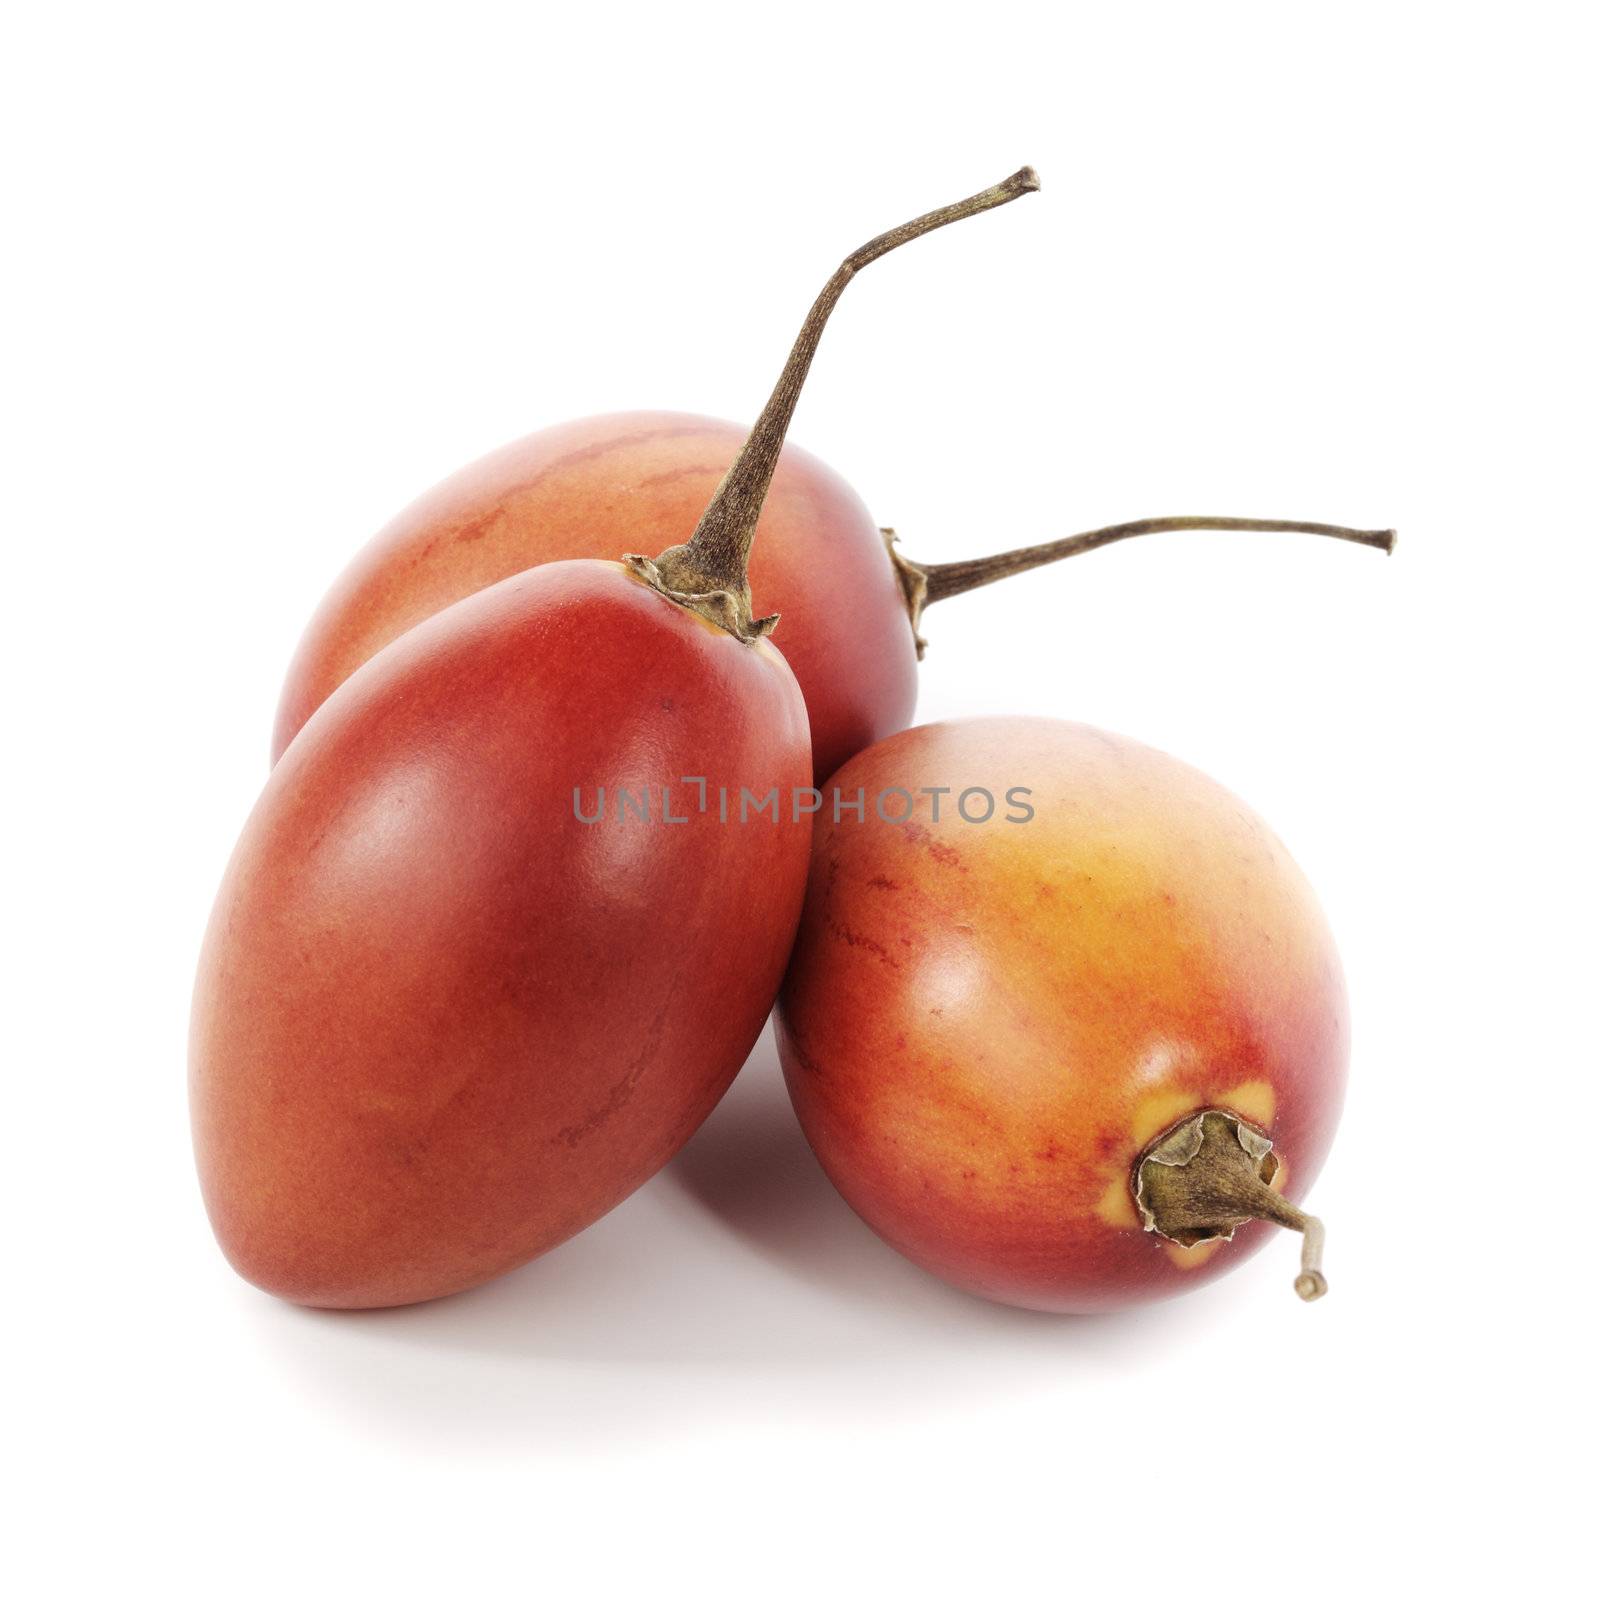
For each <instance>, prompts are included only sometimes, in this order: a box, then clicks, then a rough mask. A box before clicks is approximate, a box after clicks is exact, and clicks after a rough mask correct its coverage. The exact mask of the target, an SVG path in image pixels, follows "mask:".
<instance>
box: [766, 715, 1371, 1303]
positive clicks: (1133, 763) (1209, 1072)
mask: <svg viewBox="0 0 1600 1600" xmlns="http://www.w3.org/2000/svg"><path fill="white" fill-rule="evenodd" d="M834 782H835V784H836V785H837V786H838V787H839V788H840V789H841V790H842V791H843V792H844V795H845V798H847V799H850V798H854V796H855V792H856V790H857V789H858V788H864V789H865V791H866V795H867V814H868V820H867V821H866V822H864V823H860V822H856V821H854V820H853V818H852V816H851V814H850V813H848V812H846V813H844V814H843V816H842V819H841V820H838V821H835V820H833V817H832V814H831V811H830V810H825V811H824V813H823V814H822V816H820V817H819V819H818V825H817V828H816V831H815V834H814V838H813V852H812V875H811V882H810V887H809V889H808V891H807V898H806V907H805V911H804V913H803V915H802V919H801V927H800V934H799V938H798V940H797V942H796V946H795V952H794V956H793V959H792V961H791V964H790V968H789V973H788V977H787V978H786V980H785V984H784V991H783V996H782V1000H781V1002H780V1008H779V1023H780V1026H779V1035H778V1037H779V1047H780V1052H781V1055H782V1060H783V1066H784V1074H785V1077H786V1078H787V1081H788V1085H789V1090H790V1094H791V1096H792V1097H793V1100H794V1104H795V1108H796V1110H797V1111H798V1113H799V1116H800V1120H801V1122H802V1124H803V1125H804V1127H805V1131H806V1136H807V1138H808V1139H809V1140H810V1141H811V1145H812V1147H813V1149H814V1150H815V1151H816V1153H817V1156H818V1157H819V1159H820V1160H821V1162H822V1165H823V1167H824V1168H825V1169H826V1170H827V1172H828V1175H829V1176H830V1177H831V1178H832V1179H833V1181H834V1183H835V1184H836V1185H837V1187H838V1188H839V1190H840V1192H841V1193H842V1194H843V1195H844V1197H845V1199H846V1200H848V1201H849V1202H850V1204H851V1205H852V1206H853V1207H854V1208H855V1210H856V1211H857V1212H858V1213H859V1214H860V1215H861V1216H862V1217H863V1218H864V1219H865V1220H866V1221H867V1222H868V1223H869V1224H870V1225H871V1226H872V1227H873V1228H874V1229H875V1230H876V1231H877V1232H878V1233H879V1234H880V1235H882V1237H883V1238H884V1239H886V1240H887V1241H888V1242H889V1243H890V1244H892V1245H893V1246H895V1248H896V1249H898V1250H900V1251H901V1252H903V1253H904V1254H905V1255H907V1256H909V1257H910V1258H911V1259H912V1260H913V1261H915V1262H918V1263H919V1264H921V1265H922V1266H924V1267H926V1268H927V1269H928V1270H929V1271H931V1272H934V1273H937V1274H938V1275H939V1276H940V1277H942V1278H944V1279H946V1280H947V1281H949V1282H950V1283H953V1284H956V1285H958V1286H959V1287H961V1288H963V1289H968V1290H971V1291H972V1292H973V1293H976V1294H980V1295H986V1296H988V1297H990V1298H992V1299H995V1300H1001V1301H1005V1302H1008V1303H1010V1304H1012V1305H1018V1306H1025V1307H1032V1308H1037V1309H1041V1310H1050V1311H1093V1310H1106V1309H1111V1308H1114V1307H1118V1306H1125V1305H1129V1304H1133V1303H1135V1302H1138V1301H1144V1300H1153V1299H1157V1298H1160V1297H1162V1296H1165V1295H1170V1294H1175V1293H1178V1292H1179V1291H1182V1290H1185V1289H1189V1288H1193V1287H1194V1286H1196V1285H1198V1284H1200V1283H1203V1282H1206V1281H1208V1280H1209V1279H1211V1278H1213V1277H1215V1276H1217V1275H1218V1274H1219V1273H1221V1272H1223V1271H1225V1270H1226V1269H1228V1268H1229V1267H1232V1266H1235V1265H1237V1264H1238V1262H1239V1261H1240V1260H1241V1259H1243V1258H1244V1257H1245V1256H1246V1255H1248V1254H1250V1253H1251V1252H1252V1251H1254V1250H1255V1249H1256V1248H1258V1247H1259V1246H1260V1245H1261V1244H1262V1243H1263V1242H1264V1241H1265V1236H1267V1235H1270V1234H1271V1233H1273V1232H1274V1231H1275V1230H1273V1229H1272V1228H1271V1227H1270V1226H1269V1225H1267V1224H1265V1223H1260V1222H1252V1223H1247V1224H1246V1225H1245V1226H1244V1227H1243V1228H1242V1229H1241V1230H1240V1231H1239V1232H1238V1234H1237V1235H1236V1236H1235V1238H1234V1239H1233V1240H1232V1241H1231V1242H1221V1241H1216V1242H1211V1243H1207V1244H1202V1245H1198V1246H1195V1247H1193V1248H1190V1249H1184V1248H1182V1247H1180V1246H1178V1245H1175V1244H1171V1243H1169V1242H1167V1241H1166V1240H1163V1239H1162V1238H1160V1237H1159V1236H1157V1235H1155V1234H1151V1233H1147V1232H1144V1231H1143V1230H1142V1227H1141V1224H1140V1220H1139V1218H1138V1216H1137V1215H1136V1213H1135V1208H1134V1203H1133V1196H1132V1193H1131V1189H1130V1174H1131V1170H1132V1167H1133V1164H1134V1162H1135V1159H1136V1158H1137V1157H1138V1156H1139V1154H1140V1152H1141V1151H1142V1150H1143V1149H1144V1147H1145V1146H1146V1145H1148V1144H1149V1143H1150V1142H1151V1141H1152V1140H1153V1139H1154V1138H1155V1137H1156V1136H1157V1135H1158V1134H1161V1133H1163V1132H1164V1131H1166V1130H1167V1129H1169V1128H1171V1127H1172V1126H1174V1125H1175V1124H1176V1123H1178V1122H1179V1121H1181V1120H1183V1119H1184V1118H1185V1117H1186V1116H1187V1115H1188V1114H1189V1113H1191V1112H1192V1111H1194V1110H1196V1109H1198V1108H1200V1107H1202V1106H1217V1107H1222V1108H1225V1109H1230V1110H1233V1111H1235V1112H1236V1113H1237V1114H1238V1115H1239V1116H1240V1117H1242V1118H1244V1119H1245V1120H1246V1121H1249V1122H1251V1123H1253V1124H1255V1125H1257V1126H1259V1127H1260V1128H1262V1129H1264V1130H1265V1131H1266V1132H1267V1133H1268V1134H1269V1135H1270V1137H1271V1138H1272V1139H1273V1140H1274V1141H1275V1149H1276V1152H1277V1154H1278V1155H1279V1157H1280V1158H1281V1159H1282V1161H1283V1167H1282V1169H1281V1170H1282V1175H1283V1178H1284V1179H1286V1185H1285V1187H1286V1190H1287V1193H1288V1194H1289V1195H1290V1197H1291V1198H1294V1197H1298V1196H1299V1195H1301V1194H1302V1193H1303V1192H1304V1191H1305V1189H1306V1188H1307V1186H1308V1185H1309V1184H1310V1183H1311V1181H1312V1179H1313V1178H1314V1176H1315V1175H1316V1172H1317V1170H1318V1168H1319V1167H1320V1166H1321V1164H1322V1160H1323V1157H1324V1155H1325V1154H1326V1152H1327V1149H1328V1145H1329V1142H1330V1140H1331V1138H1332V1136H1333V1130H1334V1124H1335V1121H1336V1120H1337V1116H1338V1110H1339V1105H1340V1101H1341V1098H1342V1094H1343V1084H1344V1076H1345V1066H1346V1060H1347V1056H1348V1040H1349V1025H1348V1020H1347V1015H1346V1006H1345V993H1344V984H1343V979H1342V977H1341V973H1340V967H1339V961H1338V956H1337V954H1336V952H1335V950H1334V946H1333V942H1332V939H1331V937H1330V935H1329V932H1328V929H1327V926H1326V924H1325V922H1324V920H1323V917H1322V914H1321V912H1320V911H1319V910H1318V907H1317V904H1316V901H1315V899H1314V897H1313V895H1312V893H1311V890H1310V888H1309V887H1308V886H1307V884H1306V882H1305V879H1304V878H1303V877H1302V875H1301V873H1300V871H1299V870H1298V868H1296V866H1295V865H1294V863H1293V862H1292V861H1291V860H1290V858H1289V856H1288V854H1287V853H1286V852H1285V850H1284V848H1283V846H1282V845H1281V844H1280V843H1279V842H1278V840H1277V839H1276V838H1275V837H1274V836H1273V835H1272V834H1271V833H1270V832H1269V831H1268V829H1267V828H1266V827H1265V825H1264V824H1263V823H1262V822H1261V820H1260V819H1259V818H1258V817H1256V816H1255V815H1253V814H1252V813H1251V812H1250V811H1249V810H1248V809H1247V808H1246V807H1245V806H1244V805H1243V804H1242V803H1241V802H1240V801H1239V800H1237V799H1236V798H1235V797H1234V796H1233V795H1231V794H1230V793H1228V791H1227V790H1225V789H1223V788H1221V787H1220V786H1219V785H1218V784H1216V783H1213V782H1212V781H1211V780H1210V779H1209V778H1206V777H1205V776H1203V775H1202V774H1201V773H1199V772H1196V771H1195V770H1194V769H1193V768H1191V767H1188V766H1185V765H1184V764H1183V763H1182V762H1179V761H1176V760H1174V759H1172V758H1171V757H1169V756H1166V755H1163V754H1161V753H1160V752H1159V751H1156V750H1151V749H1148V748H1146V747H1145V746H1143V745H1140V744H1136V743H1134V742H1133V741H1132V740H1130V739H1123V738H1118V737H1115V736H1113V735H1111V734H1106V733H1101V732H1098V731H1096V730H1095V729H1092V728H1087V727H1082V726H1079V725H1076V724H1071V723H1063V722H1054V721H1049V720H1044V719H1032V718H989V719H981V720H974V721H970V722H954V723H944V724H934V725H931V726H926V727H920V728H913V729H911V730H910V731H909V732H906V733H902V734H899V735H897V736H896V737H894V738H891V739H888V740H885V741H884V742H883V743H881V744H878V745H875V746H873V748H872V749H870V750H868V751H866V752H864V753H863V754H861V755H859V756H857V757H856V758H855V760H854V761H852V762H850V763H849V764H848V765H847V766H846V767H845V768H844V769H843V770H842V771H841V772H839V773H838V774H836V776H835V779H834ZM890 786H899V787H901V788H904V789H908V790H910V791H912V792H913V794H916V793H917V791H919V790H920V789H922V788H924V787H932V786H945V787H947V788H949V789H950V790H951V791H952V792H951V793H950V794H949V795H948V796H947V797H945V799H944V800H943V802H942V812H943V820H941V821H940V822H939V823H938V824H934V823H932V822H931V820H930V806H931V801H930V800H929V799H927V798H919V801H918V809H917V812H916V814H915V817H914V819H913V820H912V821H911V822H910V823H907V824H904V825H899V826H895V825H891V824H889V823H886V822H883V821H881V820H878V819H877V818H876V817H875V816H874V814H873V811H874V808H873V796H874V795H875V794H876V793H877V792H879V791H881V790H884V789H887V788H889V787H890ZM974 786H983V787H987V788H988V789H990V790H991V791H992V792H993V793H994V794H995V796H996V801H997V810H996V814H995V818H994V820H992V821H990V822H988V823H983V824H973V823H967V822H964V821H962V820H960V818H959V817H958V816H956V815H955V812H954V807H955V804H956V798H957V796H958V795H959V794H960V793H961V791H962V790H964V789H966V788H969V787H974ZM1013 786H1022V787H1027V788H1031V790H1032V791H1033V792H1032V795H1031V796H1029V797H1028V798H1027V803H1028V804H1030V805H1032V806H1033V808H1034V811H1035V815H1034V817H1033V820H1031V821H1027V822H1020V823H1014V822H1007V821H1004V820H1002V819H1003V818H1004V817H1005V816H1006V815H1007V814H1008V811H1013V810H1014V814H1020V810H1021V808H1020V807H1017V808H1008V807H1007V805H1006V803H1005V798H1004V797H1005V794H1006V791H1007V790H1008V789H1010V788H1011V787H1013ZM903 806H904V801H902V800H899V799H898V798H895V799H892V800H891V801H890V803H889V809H890V813H891V814H893V815H897V814H898V811H897V810H896V808H897V807H901V808H903ZM969 810H970V811H971V812H972V813H973V814H975V815H976V814H980V813H981V812H982V810H983V803H982V801H981V800H980V799H978V798H977V797H974V798H973V799H972V800H971V801H970V802H969Z"/></svg>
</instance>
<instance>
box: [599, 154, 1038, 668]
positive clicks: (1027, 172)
mask: <svg viewBox="0 0 1600 1600" xmlns="http://www.w3.org/2000/svg"><path fill="white" fill-rule="evenodd" d="M1038 187H1039V179H1038V175H1037V174H1036V173H1035V172H1034V170H1033V168H1032V167H1023V168H1022V169H1021V170H1020V171H1018V172H1014V173H1012V174H1011V176H1010V177H1009V178H1007V179H1005V181H1004V182H1002V183H997V184H995V185H994V187H993V188H991V189H985V190H984V191H983V192H982V193H981V194H975V195H972V196H971V197H970V198H969V199H966V200H958V201H957V202H956V203H955V204H954V205H948V206H943V207H941V208H940V209H939V210H937V211H930V212H928V213H927V214H926V215H925V216H921V217H916V218H914V219H913V220H912V221H910V222H903V223H901V225H900V226H899V227H898V228H891V229H890V230H889V231H888V232H887V233H880V234H879V235H878V237H877V238H876V239H873V240H870V241H869V242H868V243H866V244H864V245H862V246H861V248H860V249H859V250H855V251H852V252H851V253H850V254H849V255H847V256H846V257H845V258H844V260H843V261H842V262H841V263H840V264H839V268H838V270H837V271H836V272H835V273H834V274H833V276H832V277H831V278H829V279H828V282H827V284H826V285H825V286H824V288H823V290H822V293H821V294H819V295H818V296H817V298H816V302H815V304H813V305H812V307H811V310H810V312H809V313H808V315H807V316H806V320H805V322H804V324H803V325H802V326H801V329H800V334H799V337H798V338H797V339H796V340H795V342H794V348H793V349H792V350H791V351H790V352H789V359H788V360H787V361H786V362H785V363H784V366H783V371H782V372H781V373H780V374H779V377H778V382H777V386H776V387H775V388H774V389H773V391H772V395H771V398H770V399H768V401H767V404H766V408H765V409H764V410H763V411H762V413H761V415H760V417H759V418H758V419H757V421H756V425H755V427H754V428H752V429H751V431H750V436H749V438H747V439H746V440H745V442H744V445H743V447H742V448H741V449H740V451H739V454H738V455H737V456H736V457H735V458H734V462H733V465H732V466H731V467H729V469H728V472H727V475H726V476H725V477H724V478H723V480H722V482H721V483H720V484H719V485H718V486H717V491H716V493H715V494H714V495H713V496H712V497H711V503H710V505H708V506H707V507H706V509H705V512H704V514H703V515H702V516H701V518H700V521H699V524H698V526H697V527H696V528H695V530H694V533H693V535H692V536H691V537H690V539H689V541H688V543H687V544H682V545H674V546H673V547H672V548H671V549H670V550H667V551H664V552H663V553H662V554H661V555H660V556H657V557H656V558H655V561H654V562H649V561H646V560H644V559H643V558H640V557H637V556H628V557H626V558H625V559H626V560H627V561H628V562H629V564H630V565H632V566H633V568H634V570H635V571H636V572H638V573H640V575H641V576H643V577H645V578H646V579H647V580H648V581H650V582H652V583H653V584H654V585H655V587H657V588H658V589H660V590H661V591H662V592H663V593H665V594H667V595H668V596H669V598H672V599H675V600H678V601H679V603H680V604H692V605H693V608H694V609H696V610H699V611H701V612H702V614H704V615H708V616H711V618H712V620H713V621H716V622H718V623H720V624H721V625H722V626H724V627H726V628H728V630H729V632H732V633H736V634H737V635H738V636H739V637H740V638H742V639H756V638H760V637H761V636H762V635H763V634H765V633H769V632H770V631H771V629H772V625H773V624H774V623H775V622H776V621H777V620H778V619H777V618H776V617H775V616H773V617H762V618H752V616H751V611H750V589H749V583H748V581H747V579H746V573H745V569H746V564H747V562H748V559H749V555H750V544H751V541H752V540H753V539H754V538H755V532H756V522H757V519H758V518H759V517H760V515H761V507H762V503H763V502H764V501H765V500H766V497H767V489H768V487H769V486H770V485H771V483H772V474H773V472H774V471H775V470H776V469H777V465H778V456H779V454H780V452H781V451H782V449H783V441H784V436H785V434H787V432H788V431H789V421H790V418H791V417H793V415H794V408H795V404H796V402H797V401H798V400H799V398H800V390H801V388H802V386H803V385H804V383H805V381H806V374H807V373H808V372H809V371H810V368H811V358H812V357H813V356H814V355H815V354H816V352H817V345H818V343H819V342H820V341H821V339H822V330H823V328H824V327H825V326H826V325H827V321H828V317H829V315H830V313H831V312H832V311H833V308H834V306H835V305H836V304H838V301H839V297H840V295H842V294H843V293H844V291H845V287H846V285H847V284H848V283H849V282H850V280H851V279H852V278H853V277H854V276H855V275H856V273H858V272H859V271H860V270H861V269H862V268H863V267H865V266H868V265H870V264H871V263H872V262H874V261H876V260H877V259H878V257H879V256H885V255H887V254H888V253H889V252H890V251H891V250H897V249H899V247H900V246H901V245H903V244H909V243H910V242H911V241H912V240H913V239H920V238H921V237H922V236H923V235H924V234H925V233H932V232H934V230H935V229H938V228H943V227H946V226H947V225H948V224H950V223H952V222H960V221H962V220H963V219H964V218H967V217H975V216H977V215H979V214H980V213H981V212H984V211H992V210H993V209H994V208H995V207H996V206H1003V205H1008V204H1009V203H1010V202H1011V201H1013V200H1017V199H1020V198H1021V197H1022V196H1023V195H1025V194H1031V193H1033V192H1034V190H1036V189H1037V188H1038ZM702 600H703V601H705V602H708V603H707V604H695V603H694V602H696V601H702Z"/></svg>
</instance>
